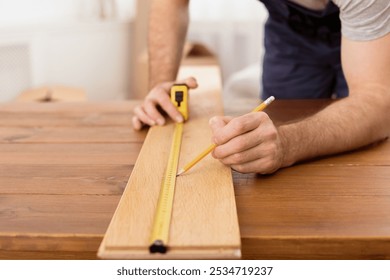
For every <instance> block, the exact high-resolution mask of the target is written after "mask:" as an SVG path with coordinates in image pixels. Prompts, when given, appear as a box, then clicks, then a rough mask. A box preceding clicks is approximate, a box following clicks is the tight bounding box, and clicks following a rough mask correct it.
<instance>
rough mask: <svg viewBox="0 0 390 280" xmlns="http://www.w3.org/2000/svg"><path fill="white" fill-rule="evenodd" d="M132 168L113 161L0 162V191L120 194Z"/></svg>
mask: <svg viewBox="0 0 390 280" xmlns="http://www.w3.org/2000/svg"><path fill="white" fill-rule="evenodd" d="M132 170H133V166H132V165H113V164H112V165H109V164H107V165H86V164H83V165H52V164H50V165H49V164H42V165H39V164H34V165H22V164H16V165H14V164H13V165H0V195H4V194H14V195H16V194H29V195H34V194H35V195H36V194H51V195H54V194H66V195H71V194H73V195H88V194H89V195H91V194H92V195H97V194H98V195H122V193H123V190H124V189H125V187H126V184H127V181H128V179H129V176H130V173H131V171H132ZM54 186H55V187H54Z"/></svg>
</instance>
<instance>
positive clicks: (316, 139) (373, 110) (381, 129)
mask: <svg viewBox="0 0 390 280" xmlns="http://www.w3.org/2000/svg"><path fill="white" fill-rule="evenodd" d="M373 90H376V91H377V94H365V95H363V94H359V95H354V94H352V96H350V97H347V98H344V99H342V100H339V101H337V102H335V103H334V104H332V105H330V106H328V107H327V108H325V109H324V110H322V111H321V112H319V113H317V114H316V115H314V116H312V117H310V118H308V119H305V120H302V121H299V122H297V123H292V124H287V125H284V126H281V127H279V129H278V130H279V133H280V136H281V139H282V143H283V146H284V148H285V149H284V151H285V154H284V159H283V163H282V166H283V167H286V166H290V165H292V164H294V163H296V162H299V161H302V160H305V159H310V158H315V157H318V156H323V155H328V154H336V153H340V152H343V151H348V150H353V149H356V148H358V147H362V146H364V145H367V144H370V143H373V142H375V141H378V140H381V139H384V138H386V137H388V136H389V133H390V127H389V123H390V118H389V116H390V114H389V113H388V112H389V111H388V110H389V109H390V108H389V104H390V92H389V90H387V92H385V91H386V90H385V89H378V88H377V89H373ZM371 97H372V98H371Z"/></svg>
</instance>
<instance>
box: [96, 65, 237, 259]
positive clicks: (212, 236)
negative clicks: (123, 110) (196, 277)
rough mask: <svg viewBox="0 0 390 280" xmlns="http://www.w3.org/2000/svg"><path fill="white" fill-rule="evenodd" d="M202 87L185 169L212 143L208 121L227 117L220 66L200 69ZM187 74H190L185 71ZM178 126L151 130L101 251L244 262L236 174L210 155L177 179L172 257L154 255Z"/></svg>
mask: <svg viewBox="0 0 390 280" xmlns="http://www.w3.org/2000/svg"><path fill="white" fill-rule="evenodd" d="M198 69H199V70H200V72H199V73H193V72H192V73H191V74H192V75H194V76H196V77H198V78H201V77H205V79H204V80H202V79H200V80H199V84H200V88H199V89H198V90H194V91H191V93H190V119H189V121H188V122H186V123H185V125H184V133H183V143H182V148H181V153H180V160H179V166H183V164H184V163H187V162H188V161H190V160H191V159H193V158H194V157H195V156H196V155H197V154H198V153H199V152H200V151H202V149H204V148H205V147H207V146H208V145H209V144H210V141H211V140H210V138H211V133H210V129H209V125H208V120H209V118H210V117H211V116H214V115H218V114H219V115H221V114H223V110H222V102H221V96H220V89H221V87H220V79H219V77H220V75H219V69H218V67H216V66H208V67H206V66H202V67H198ZM182 75H184V74H183V73H182ZM173 129H174V124H172V123H170V124H168V125H165V126H163V127H153V128H151V129H150V130H149V133H148V135H147V137H146V140H145V142H144V145H143V147H142V149H141V152H140V155H139V157H138V159H137V162H136V165H135V167H134V169H133V172H132V174H131V177H130V179H129V182H128V184H127V187H126V189H125V191H124V194H123V196H122V198H121V200H120V203H119V205H118V208H117V210H116V212H115V214H114V217H113V219H112V221H111V223H110V226H109V228H108V230H107V232H106V235H105V237H104V239H103V242H102V244H101V246H100V249H99V253H98V255H99V257H101V258H109V259H154V258H158V259H160V258H167V259H178V258H183V259H199V258H201V259H206V258H218V259H223V258H239V257H240V255H241V251H240V233H239V227H238V220H237V212H236V204H235V199H234V190H233V183H232V175H231V171H230V169H229V168H228V167H226V166H224V165H223V164H221V163H220V162H219V161H217V160H215V159H213V158H212V157H211V156H208V157H206V158H205V159H204V160H202V161H201V162H200V163H199V164H198V165H196V166H195V167H194V168H193V169H191V170H190V171H188V173H185V174H183V175H182V176H180V177H178V178H177V181H176V192H175V198H174V205H173V214H172V223H171V228H170V240H169V243H168V246H169V251H168V253H167V254H150V253H149V249H148V248H149V245H150V243H149V238H150V233H151V229H152V223H153V218H154V213H155V208H156V203H157V199H158V195H159V191H160V187H161V183H162V180H163V176H164V172H165V168H166V166H167V160H168V156H169V150H170V145H171V136H172V134H173Z"/></svg>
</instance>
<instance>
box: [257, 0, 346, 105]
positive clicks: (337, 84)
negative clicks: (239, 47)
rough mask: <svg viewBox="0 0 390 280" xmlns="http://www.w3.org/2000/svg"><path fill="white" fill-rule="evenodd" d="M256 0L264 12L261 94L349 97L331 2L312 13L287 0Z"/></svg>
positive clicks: (336, 13)
mask: <svg viewBox="0 0 390 280" xmlns="http://www.w3.org/2000/svg"><path fill="white" fill-rule="evenodd" d="M260 1H261V2H263V3H264V5H265V6H266V7H267V9H268V11H269V18H268V20H267V22H266V24H265V34H264V46H265V54H264V62H263V78H262V82H263V91H262V98H263V99H265V98H267V97H269V96H271V95H274V96H275V97H276V98H284V99H295V98H329V97H331V96H332V95H333V96H336V97H345V96H348V87H347V83H346V81H345V78H344V74H343V71H342V68H341V58H340V43H341V31H340V30H341V23H340V19H339V9H338V7H337V6H336V5H335V4H333V2H331V1H330V2H329V3H328V5H327V6H326V8H325V9H324V10H323V11H313V10H310V9H307V8H304V7H302V6H300V5H297V4H295V3H292V2H290V1H287V0H260Z"/></svg>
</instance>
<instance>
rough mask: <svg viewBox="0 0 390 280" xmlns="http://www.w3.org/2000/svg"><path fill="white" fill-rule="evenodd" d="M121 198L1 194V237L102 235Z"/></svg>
mask: <svg viewBox="0 0 390 280" xmlns="http://www.w3.org/2000/svg"><path fill="white" fill-rule="evenodd" d="M119 199H120V195H79V194H77V195H56V194H50V193H48V194H45V195H31V194H25V195H20V194H18V195H12V194H11V195H8V194H7V195H1V197H0V213H1V215H0V221H1V222H0V236H13V235H18V236H25V235H26V236H30V237H34V236H40V235H43V236H49V235H52V236H57V235H60V236H68V237H71V236H75V237H76V236H77V235H79V234H81V235H102V234H103V233H104V231H105V229H106V228H107V226H108V224H109V222H110V220H111V217H112V214H113V213H114V210H115V208H116V205H117V204H118V202H119ZM0 240H3V239H2V238H0ZM2 242H3V241H2ZM15 244H16V245H17V243H15ZM16 245H15V246H16ZM37 246H38V245H37ZM64 246H65V245H64ZM33 249H34V247H32V248H30V250H33ZM35 249H36V247H35Z"/></svg>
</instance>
